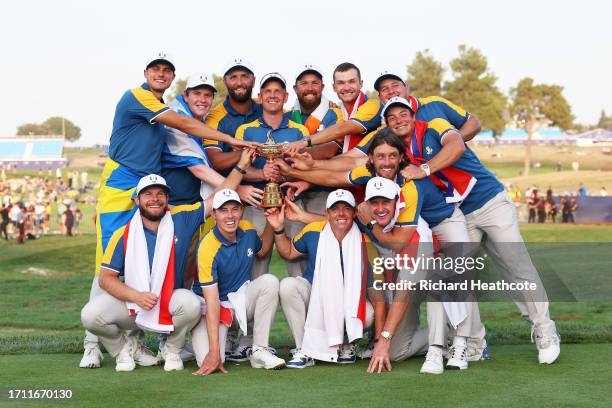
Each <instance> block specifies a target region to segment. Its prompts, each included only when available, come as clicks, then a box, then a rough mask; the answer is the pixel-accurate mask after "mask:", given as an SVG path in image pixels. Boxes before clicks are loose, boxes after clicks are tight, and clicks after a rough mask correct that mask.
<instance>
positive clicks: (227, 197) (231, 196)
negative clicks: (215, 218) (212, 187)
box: [213, 188, 242, 210]
mask: <svg viewBox="0 0 612 408" xmlns="http://www.w3.org/2000/svg"><path fill="white" fill-rule="evenodd" d="M228 201H236V202H238V203H239V204H242V201H240V197H239V196H238V193H237V192H235V191H234V190H230V189H229V188H224V189H223V190H219V191H217V192H216V193H215V197H214V198H213V210H218V209H219V208H221V206H222V205H223V204H225V203H227V202H228Z"/></svg>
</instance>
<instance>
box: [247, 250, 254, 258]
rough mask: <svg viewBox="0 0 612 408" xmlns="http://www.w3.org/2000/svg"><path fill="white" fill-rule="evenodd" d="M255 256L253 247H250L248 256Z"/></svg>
mask: <svg viewBox="0 0 612 408" xmlns="http://www.w3.org/2000/svg"><path fill="white" fill-rule="evenodd" d="M252 256H253V248H249V249H247V257H249V258H250V257H252Z"/></svg>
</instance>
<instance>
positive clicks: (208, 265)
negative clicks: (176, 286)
mask: <svg viewBox="0 0 612 408" xmlns="http://www.w3.org/2000/svg"><path fill="white" fill-rule="evenodd" d="M219 248H221V242H220V241H219V240H218V239H217V237H215V233H214V232H213V231H210V232H209V233H208V234H206V236H205V237H204V238H203V239H202V242H200V246H199V247H198V281H199V282H200V283H211V282H212V281H213V280H214V279H213V276H212V266H213V262H214V261H215V256H216V255H217V252H219Z"/></svg>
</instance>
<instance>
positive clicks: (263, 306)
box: [192, 189, 285, 375]
mask: <svg viewBox="0 0 612 408" xmlns="http://www.w3.org/2000/svg"><path fill="white" fill-rule="evenodd" d="M243 213H244V206H243V205H242V202H241V201H240V198H239V197H238V193H236V191H234V190H229V189H224V190H221V191H219V192H218V193H216V194H215V196H214V199H213V213H212V216H213V218H214V219H215V221H216V225H215V227H214V228H213V229H212V230H211V231H210V232H209V233H208V234H207V235H206V236H205V237H204V238H203V239H202V242H200V246H199V248H198V280H197V282H195V283H194V287H193V290H194V292H195V293H196V294H197V295H198V296H199V297H200V301H201V302H202V304H203V308H204V317H202V319H201V321H200V323H199V324H198V325H197V326H196V327H195V328H194V329H193V333H192V338H193V349H194V351H195V354H196V360H197V362H198V366H199V367H200V369H199V370H198V371H197V372H196V373H195V374H199V375H206V374H211V373H213V372H215V371H217V370H219V371H222V372H225V368H224V367H223V360H224V359H225V350H224V348H225V340H226V337H227V330H228V328H229V327H230V326H231V325H232V322H233V321H234V319H235V320H236V321H237V323H238V326H239V327H240V329H241V330H242V332H243V333H244V334H245V335H250V332H249V329H250V328H251V327H252V328H253V329H252V330H253V348H252V353H251V356H250V360H251V366H252V367H254V368H265V369H276V368H282V367H284V366H285V360H283V359H281V358H278V357H276V356H275V355H274V354H272V353H271V352H270V351H269V350H268V340H269V336H270V329H271V327H272V323H273V322H274V317H275V315H276V308H277V306H278V287H279V283H278V278H277V277H276V276H274V275H272V274H268V273H267V274H263V275H261V276H259V277H257V278H256V279H254V280H253V281H251V280H250V279H251V272H252V269H253V263H254V262H255V258H258V259H261V258H265V257H266V256H267V255H268V254H269V252H270V249H271V248H272V229H271V228H270V226H269V225H266V227H265V228H264V231H263V234H262V236H261V237H259V236H258V235H257V231H256V230H255V227H253V224H251V223H250V222H249V221H246V220H241V218H242V215H243Z"/></svg>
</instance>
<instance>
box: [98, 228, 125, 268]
mask: <svg viewBox="0 0 612 408" xmlns="http://www.w3.org/2000/svg"><path fill="white" fill-rule="evenodd" d="M124 231H125V225H124V226H123V227H121V228H119V229H118V230H117V231H115V232H113V235H112V236H111V239H110V240H109V241H108V245H106V251H104V256H103V257H102V263H105V264H110V263H111V260H112V259H113V254H114V253H115V249H116V248H117V243H118V242H119V240H120V239H121V237H123V232H124Z"/></svg>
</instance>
